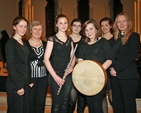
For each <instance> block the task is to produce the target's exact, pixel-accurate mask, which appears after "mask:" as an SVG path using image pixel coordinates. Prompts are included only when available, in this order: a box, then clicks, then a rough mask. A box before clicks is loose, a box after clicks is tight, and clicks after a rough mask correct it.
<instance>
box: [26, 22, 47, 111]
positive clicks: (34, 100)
mask: <svg viewBox="0 0 141 113" xmlns="http://www.w3.org/2000/svg"><path fill="white" fill-rule="evenodd" d="M42 32H43V25H42V23H41V22H39V21H33V22H32V23H31V24H30V33H31V38H30V39H29V40H28V41H27V42H26V46H27V48H28V49H29V52H30V53H29V56H28V64H29V111H30V113H44V110H45V100H46V92H47V84H48V78H47V70H46V67H45V64H44V61H43V59H44V51H45V47H46V42H45V41H42V40H41V35H42Z"/></svg>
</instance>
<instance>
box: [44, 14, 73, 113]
mask: <svg viewBox="0 0 141 113" xmlns="http://www.w3.org/2000/svg"><path fill="white" fill-rule="evenodd" d="M56 27H57V30H58V31H57V33H56V34H55V35H54V36H51V37H49V39H48V41H47V47H46V51H45V56H44V60H45V64H46V67H47V69H48V71H49V86H50V90H51V94H52V108H51V113H67V111H68V103H69V95H70V90H71V87H72V80H71V75H70V73H71V72H72V69H73V66H74V63H75V59H73V60H72V62H71V65H69V66H67V65H68V63H69V61H70V58H71V55H72V52H73V42H72V39H71V38H70V37H67V35H66V30H67V29H68V19H67V17H66V16H65V15H63V14H60V15H58V16H57V17H56ZM64 75H67V76H66V79H63V76H64ZM59 87H62V89H61V91H60V93H59V94H58V89H59ZM57 94H58V95H57Z"/></svg>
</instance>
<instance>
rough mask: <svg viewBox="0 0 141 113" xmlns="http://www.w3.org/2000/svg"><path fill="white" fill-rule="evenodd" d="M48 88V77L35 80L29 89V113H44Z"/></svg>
mask: <svg viewBox="0 0 141 113" xmlns="http://www.w3.org/2000/svg"><path fill="white" fill-rule="evenodd" d="M47 86H48V77H47V76H46V77H42V78H37V81H36V83H34V86H33V87H32V88H30V87H29V111H30V113H44V111H45V100H46V93H47Z"/></svg>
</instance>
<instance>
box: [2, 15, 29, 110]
mask: <svg viewBox="0 0 141 113" xmlns="http://www.w3.org/2000/svg"><path fill="white" fill-rule="evenodd" d="M27 25H28V22H27V20H26V19H25V18H24V17H16V18H15V19H14V21H13V29H14V33H13V36H12V38H10V39H9V40H8V41H7V43H6V46H5V47H6V48H5V50H6V63H7V69H8V73H9V75H8V78H7V81H6V92H7V105H8V109H7V113H29V112H28V102H27V101H28V96H27V95H28V90H27V89H28V84H27V78H28V64H27V61H28V53H29V51H28V49H27V47H26V46H25V44H24V43H23V40H22V36H24V35H25V33H26V31H27Z"/></svg>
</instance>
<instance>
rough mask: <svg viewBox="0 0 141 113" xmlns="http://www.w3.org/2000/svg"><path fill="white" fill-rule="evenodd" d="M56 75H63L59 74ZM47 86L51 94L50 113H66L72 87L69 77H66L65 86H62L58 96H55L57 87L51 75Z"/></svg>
mask: <svg viewBox="0 0 141 113" xmlns="http://www.w3.org/2000/svg"><path fill="white" fill-rule="evenodd" d="M58 75H63V73H59V74H58ZM49 86H50V90H51V94H52V107H51V113H67V111H68V104H69V96H70V90H71V87H72V79H71V75H67V77H66V79H65V84H64V85H63V86H62V89H61V91H60V93H59V95H57V92H58V89H59V86H58V84H57V83H56V82H55V81H54V79H53V78H52V76H51V75H49Z"/></svg>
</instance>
